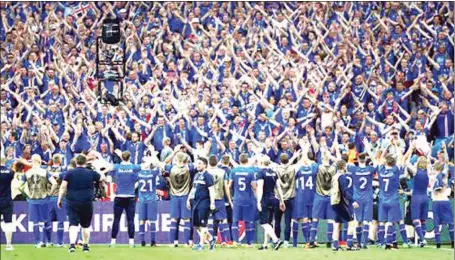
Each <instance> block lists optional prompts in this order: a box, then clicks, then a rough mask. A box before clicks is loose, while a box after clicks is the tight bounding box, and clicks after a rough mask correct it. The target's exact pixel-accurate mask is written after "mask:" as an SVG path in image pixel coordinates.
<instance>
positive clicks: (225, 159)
mask: <svg viewBox="0 0 455 260" xmlns="http://www.w3.org/2000/svg"><path fill="white" fill-rule="evenodd" d="M230 161H231V158H230V157H229V155H223V157H221V164H223V165H224V166H228V165H229V163H230Z"/></svg>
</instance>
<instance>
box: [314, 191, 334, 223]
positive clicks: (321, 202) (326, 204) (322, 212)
mask: <svg viewBox="0 0 455 260" xmlns="http://www.w3.org/2000/svg"><path fill="white" fill-rule="evenodd" d="M312 211H313V212H312V213H313V218H316V219H334V217H335V213H334V212H333V209H332V205H330V196H321V195H319V194H317V193H316V195H314V202H313V210H312Z"/></svg>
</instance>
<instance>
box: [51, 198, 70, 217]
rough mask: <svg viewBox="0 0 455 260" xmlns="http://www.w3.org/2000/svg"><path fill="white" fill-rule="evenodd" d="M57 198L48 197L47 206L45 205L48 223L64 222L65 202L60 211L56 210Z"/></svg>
mask: <svg viewBox="0 0 455 260" xmlns="http://www.w3.org/2000/svg"><path fill="white" fill-rule="evenodd" d="M57 202H58V197H50V198H49V204H48V205H47V207H48V208H47V210H48V219H47V221H48V222H54V221H58V222H61V221H65V220H66V210H65V206H66V202H65V201H63V204H64V205H63V207H62V208H61V209H59V208H58V204H57Z"/></svg>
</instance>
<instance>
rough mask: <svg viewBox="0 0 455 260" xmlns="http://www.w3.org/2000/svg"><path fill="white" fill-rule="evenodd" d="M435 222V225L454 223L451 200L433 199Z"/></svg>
mask: <svg viewBox="0 0 455 260" xmlns="http://www.w3.org/2000/svg"><path fill="white" fill-rule="evenodd" d="M433 222H434V225H435V226H439V225H441V224H453V212H452V207H451V206H450V201H433Z"/></svg>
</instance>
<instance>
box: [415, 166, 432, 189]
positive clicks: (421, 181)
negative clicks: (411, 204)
mask: <svg viewBox="0 0 455 260" xmlns="http://www.w3.org/2000/svg"><path fill="white" fill-rule="evenodd" d="M429 181H430V180H429V178H428V173H427V170H422V169H418V170H417V173H416V174H415V176H414V178H413V189H412V196H422V195H424V196H427V189H428V183H429Z"/></svg>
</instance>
